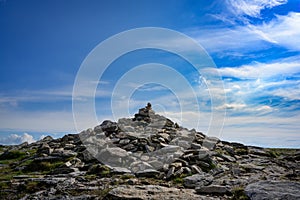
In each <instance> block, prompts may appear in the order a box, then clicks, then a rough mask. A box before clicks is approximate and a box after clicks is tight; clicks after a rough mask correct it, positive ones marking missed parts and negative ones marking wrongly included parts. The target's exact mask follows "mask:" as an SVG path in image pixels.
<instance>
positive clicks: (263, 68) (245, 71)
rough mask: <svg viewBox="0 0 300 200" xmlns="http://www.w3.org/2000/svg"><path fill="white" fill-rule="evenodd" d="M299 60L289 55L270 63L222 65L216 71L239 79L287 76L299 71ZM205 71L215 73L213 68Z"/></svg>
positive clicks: (299, 58)
mask: <svg viewBox="0 0 300 200" xmlns="http://www.w3.org/2000/svg"><path fill="white" fill-rule="evenodd" d="M299 60H300V57H291V58H286V59H282V60H278V61H275V62H271V63H259V62H256V63H253V64H249V65H242V66H239V67H223V68H219V69H217V71H218V72H219V73H220V74H221V75H222V76H228V77H235V78H240V79H261V78H271V77H274V76H282V77H289V76H292V75H293V74H297V73H299V72H300V63H299ZM205 72H207V73H215V69H211V68H206V69H205ZM235 87H236V86H235Z"/></svg>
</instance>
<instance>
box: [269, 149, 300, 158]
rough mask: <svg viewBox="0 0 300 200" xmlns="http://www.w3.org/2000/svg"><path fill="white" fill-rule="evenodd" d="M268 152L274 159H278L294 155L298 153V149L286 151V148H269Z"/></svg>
mask: <svg viewBox="0 0 300 200" xmlns="http://www.w3.org/2000/svg"><path fill="white" fill-rule="evenodd" d="M266 150H267V152H268V153H269V154H270V156H271V157H273V158H277V157H279V156H282V155H293V154H295V153H296V152H297V151H298V150H297V149H285V148H267V149H266Z"/></svg>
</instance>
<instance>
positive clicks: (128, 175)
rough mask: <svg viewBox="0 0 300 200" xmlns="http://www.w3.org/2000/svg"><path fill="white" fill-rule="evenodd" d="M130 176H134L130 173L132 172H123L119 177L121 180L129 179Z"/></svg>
mask: <svg viewBox="0 0 300 200" xmlns="http://www.w3.org/2000/svg"><path fill="white" fill-rule="evenodd" d="M131 178H135V176H134V175H132V174H123V175H122V176H121V177H120V179H122V180H126V179H131Z"/></svg>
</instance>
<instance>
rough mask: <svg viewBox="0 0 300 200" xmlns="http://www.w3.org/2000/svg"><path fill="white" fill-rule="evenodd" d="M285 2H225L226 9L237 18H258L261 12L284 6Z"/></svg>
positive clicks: (231, 0) (251, 0)
mask: <svg viewBox="0 0 300 200" xmlns="http://www.w3.org/2000/svg"><path fill="white" fill-rule="evenodd" d="M287 2H288V1H287V0H227V1H226V5H227V6H228V9H229V10H230V11H231V12H232V13H233V14H234V15H235V16H237V17H242V16H250V17H255V18H259V17H260V13H261V10H264V9H265V8H273V7H276V6H279V5H282V4H286V3H287Z"/></svg>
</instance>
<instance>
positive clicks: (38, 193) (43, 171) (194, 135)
mask: <svg viewBox="0 0 300 200" xmlns="http://www.w3.org/2000/svg"><path fill="white" fill-rule="evenodd" d="M150 118H151V121H150V120H149V119H147V121H144V120H143V119H139V120H132V119H126V118H124V119H120V120H119V121H118V122H111V121H104V122H103V123H102V124H101V125H99V126H97V127H95V128H94V129H88V130H86V131H83V132H81V133H79V134H69V135H66V136H64V137H63V138H59V139H53V138H51V137H49V136H48V137H46V138H44V139H43V140H40V141H38V142H35V143H32V144H27V143H24V144H21V145H16V146H0V196H1V197H2V198H3V199H24V200H25V199H161V200H163V199H300V176H299V175H300V165H299V162H300V150H299V149H268V148H259V147H252V146H245V145H243V144H239V143H230V142H226V141H221V140H219V139H218V138H215V137H207V136H205V135H204V134H203V133H200V132H197V131H196V130H188V129H185V128H183V127H180V126H179V125H178V124H176V123H173V122H172V121H171V120H169V119H167V118H165V117H163V116H159V115H155V114H153V115H152V116H151V117H150Z"/></svg>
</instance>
